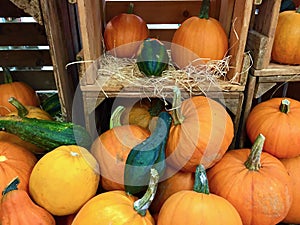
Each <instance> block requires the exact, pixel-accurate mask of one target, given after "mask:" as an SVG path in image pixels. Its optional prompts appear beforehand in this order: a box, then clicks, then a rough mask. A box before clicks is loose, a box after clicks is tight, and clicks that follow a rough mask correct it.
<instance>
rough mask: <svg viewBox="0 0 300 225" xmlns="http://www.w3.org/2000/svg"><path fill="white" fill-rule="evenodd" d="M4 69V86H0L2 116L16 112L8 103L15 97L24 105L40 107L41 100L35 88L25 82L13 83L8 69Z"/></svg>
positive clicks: (0, 110) (0, 112) (0, 111)
mask: <svg viewBox="0 0 300 225" xmlns="http://www.w3.org/2000/svg"><path fill="white" fill-rule="evenodd" d="M3 69H4V84H0V116H4V115H6V114H8V113H10V112H12V111H15V110H16V109H15V107H14V106H13V105H11V104H10V103H9V102H8V99H9V98H10V97H15V98H16V99H18V100H19V101H20V102H21V103H22V104H23V105H28V106H39V99H38V96H37V94H36V93H35V91H34V90H33V88H32V87H30V86H29V85H28V84H26V83H24V82H20V81H13V80H12V77H11V74H10V72H9V71H8V69H7V68H4V67H3Z"/></svg>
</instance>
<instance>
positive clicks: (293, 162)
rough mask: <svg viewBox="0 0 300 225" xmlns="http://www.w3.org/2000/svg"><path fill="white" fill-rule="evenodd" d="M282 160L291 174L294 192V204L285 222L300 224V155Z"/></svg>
mask: <svg viewBox="0 0 300 225" xmlns="http://www.w3.org/2000/svg"><path fill="white" fill-rule="evenodd" d="M280 161H281V162H282V163H283V165H284V166H285V168H286V169H287V171H288V173H289V175H290V176H291V180H292V194H293V202H292V205H291V207H290V210H289V212H288V214H287V216H286V217H285V218H284V219H283V222H284V223H288V224H300V214H299V212H300V208H299V205H298V202H299V201H300V192H299V187H300V179H299V174H300V156H297V157H293V158H289V159H281V160H280Z"/></svg>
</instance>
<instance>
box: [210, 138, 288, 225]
mask: <svg viewBox="0 0 300 225" xmlns="http://www.w3.org/2000/svg"><path fill="white" fill-rule="evenodd" d="M263 143H264V137H263V135H259V136H258V138H257V140H256V142H255V143H254V144H253V147H252V149H251V150H250V149H238V150H231V151H228V152H227V153H226V154H225V155H224V156H223V158H222V159H221V160H220V161H219V162H218V163H217V164H216V165H215V166H213V167H212V168H210V169H209V170H208V172H207V177H208V181H209V184H210V190H211V192H212V193H214V194H216V195H219V196H221V197H223V198H225V199H227V200H228V201H229V202H230V203H231V204H232V205H233V206H234V207H235V208H236V209H237V210H238V212H239V214H240V216H241V218H242V220H243V225H270V224H277V223H279V222H280V221H282V220H283V219H284V218H285V216H286V215H287V213H288V210H289V208H290V206H291V203H292V189H291V188H292V187H291V178H290V176H289V174H288V173H287V170H286V168H285V167H284V166H283V164H282V163H281V162H280V161H279V159H277V158H275V157H274V156H272V155H270V154H269V153H267V152H262V148H263Z"/></svg>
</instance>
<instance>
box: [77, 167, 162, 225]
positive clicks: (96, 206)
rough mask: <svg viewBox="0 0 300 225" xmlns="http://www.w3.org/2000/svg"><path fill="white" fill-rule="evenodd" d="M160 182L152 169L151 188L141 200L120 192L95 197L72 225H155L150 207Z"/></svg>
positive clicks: (105, 193)
mask: <svg viewBox="0 0 300 225" xmlns="http://www.w3.org/2000/svg"><path fill="white" fill-rule="evenodd" d="M158 180H159V176H158V172H157V171H156V170H155V169H151V171H150V181H149V186H148V189H147V191H146V193H145V194H144V196H143V197H142V198H141V199H137V198H136V197H134V196H133V195H129V194H127V193H126V192H124V191H120V190H116V191H108V192H104V193H101V194H99V195H97V196H95V197H94V198H92V199H91V200H89V201H88V202H87V203H86V204H85V205H84V206H83V207H82V208H81V209H80V211H79V212H78V213H77V215H76V216H75V218H74V221H73V223H72V225H98V224H107V225H108V224H114V225H124V224H130V225H141V224H143V225H154V224H155V223H154V219H153V218H152V216H151V214H150V213H149V210H148V207H149V204H150V203H151V201H152V199H153V198H154V195H155V192H156V187H157V183H158Z"/></svg>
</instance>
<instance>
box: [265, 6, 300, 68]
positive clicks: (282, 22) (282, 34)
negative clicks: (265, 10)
mask: <svg viewBox="0 0 300 225" xmlns="http://www.w3.org/2000/svg"><path fill="white" fill-rule="evenodd" d="M298 43H300V7H299V8H298V9H297V10H291V11H284V12H281V13H280V14H279V17H278V22H277V27H276V32H275V36H274V43H273V48H272V54H271V58H272V60H274V61H275V62H278V63H283V64H298V65H299V64H300V47H299V44H298Z"/></svg>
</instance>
